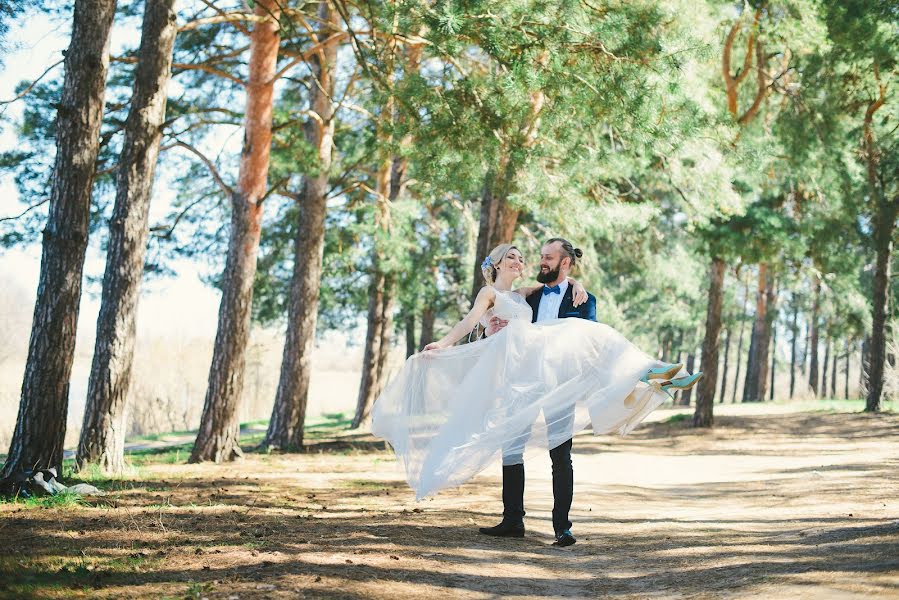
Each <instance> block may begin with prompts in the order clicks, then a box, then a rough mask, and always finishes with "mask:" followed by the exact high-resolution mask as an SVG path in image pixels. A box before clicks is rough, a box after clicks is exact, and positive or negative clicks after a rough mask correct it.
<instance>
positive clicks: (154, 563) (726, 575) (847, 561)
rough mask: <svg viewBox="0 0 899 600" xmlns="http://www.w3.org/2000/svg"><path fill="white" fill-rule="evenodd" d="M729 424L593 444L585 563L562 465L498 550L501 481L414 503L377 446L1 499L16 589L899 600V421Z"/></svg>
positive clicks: (530, 490)
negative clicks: (556, 484)
mask: <svg viewBox="0 0 899 600" xmlns="http://www.w3.org/2000/svg"><path fill="white" fill-rule="evenodd" d="M759 410H764V408H761V407H760V409H759ZM718 420H719V423H718V426H717V427H716V428H715V430H714V431H713V432H712V433H698V432H696V431H693V430H692V429H690V428H689V427H687V426H686V424H684V423H675V424H670V425H668V424H663V423H659V422H656V423H650V424H646V425H644V426H643V427H641V428H639V429H638V430H637V431H636V432H634V433H633V434H632V435H631V436H629V437H627V438H610V437H599V438H593V437H591V436H589V435H582V436H579V437H578V438H577V439H576V440H575V444H574V449H575V456H574V461H575V506H574V511H573V514H572V520H573V521H574V527H573V530H574V533H575V535H576V536H577V537H578V538H579V541H578V543H577V544H576V545H575V546H572V547H571V548H567V549H558V548H554V547H552V546H550V545H549V544H550V542H551V541H552V540H551V535H550V534H551V529H552V528H551V526H550V518H549V510H550V507H551V502H552V494H551V491H550V485H549V484H550V479H549V473H550V469H549V462H548V459H546V458H544V457H538V458H536V459H534V460H531V461H530V462H529V463H528V465H527V474H528V483H527V492H526V498H525V500H526V507H527V510H528V516H527V517H526V524H527V527H528V535H527V537H525V538H524V539H523V540H494V539H490V538H485V537H483V536H480V535H478V533H477V529H476V528H477V526H479V525H489V524H493V523H494V522H495V521H496V514H497V513H498V512H499V511H500V509H501V507H500V502H499V477H498V474H499V468H498V467H496V468H494V469H491V470H488V472H486V473H484V474H482V475H481V476H479V477H478V478H477V479H475V480H474V481H472V482H471V483H469V484H468V485H465V486H463V487H462V488H460V489H458V490H453V491H451V492H447V493H443V494H441V495H440V496H438V497H437V498H434V499H430V500H426V501H423V502H420V503H416V502H415V501H414V499H413V497H412V495H411V493H409V491H408V490H407V488H406V487H405V484H404V482H403V481H402V477H401V474H400V473H398V472H397V470H396V466H395V464H394V462H393V460H392V457H391V456H390V455H389V454H387V453H386V452H384V451H383V450H382V448H383V445H382V444H381V443H380V442H376V441H374V440H372V439H371V438H369V437H366V436H342V437H341V438H340V440H336V441H332V442H325V443H322V444H319V445H318V446H317V447H316V448H315V450H314V451H313V452H311V453H307V454H304V455H297V456H266V455H255V454H251V455H249V457H248V459H247V460H245V461H244V462H243V463H242V464H240V465H237V466H203V467H197V466H192V465H183V464H161V463H164V462H165V461H166V460H168V459H167V457H166V455H160V456H159V461H160V463H157V464H150V465H147V466H145V467H142V468H141V469H140V471H139V472H138V474H137V475H136V476H135V477H134V478H132V479H131V480H129V481H126V482H123V483H121V484H119V485H118V486H116V487H118V488H119V489H118V490H117V491H114V492H113V493H112V494H111V495H110V496H108V497H106V498H104V499H103V500H102V501H100V502H92V503H89V504H87V505H79V506H69V507H64V506H63V507H61V506H55V505H52V504H51V505H50V506H48V507H42V506H40V505H35V504H30V505H23V504H9V503H7V504H0V539H2V540H3V542H4V543H3V545H2V547H0V597H2V596H4V595H5V596H7V597H37V598H62V597H66V598H69V597H90V598H94V597H108V598H119V597H139V598H159V597H171V598H210V599H219V598H221V599H226V598H296V597H303V596H305V597H307V598H320V597H325V598H390V599H392V600H397V599H405V598H423V597H430V598H494V597H500V596H502V597H522V598H524V597H605V596H609V597H616V598H618V597H620V598H647V597H654V598H655V597H659V598H670V597H675V598H718V597H727V598H744V597H766V598H778V597H800V598H855V597H859V598H861V597H872V596H877V597H881V598H883V597H897V598H899V469H897V467H899V435H897V434H899V415H885V416H883V415H881V416H869V415H860V414H823V413H804V414H802V413H801V414H778V415H764V414H760V415H754V416H753V415H749V416H729V417H719V419H718Z"/></svg>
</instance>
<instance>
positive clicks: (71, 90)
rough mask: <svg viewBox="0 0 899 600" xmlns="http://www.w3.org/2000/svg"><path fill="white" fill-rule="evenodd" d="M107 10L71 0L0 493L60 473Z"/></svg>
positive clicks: (108, 5) (107, 3) (105, 4)
mask: <svg viewBox="0 0 899 600" xmlns="http://www.w3.org/2000/svg"><path fill="white" fill-rule="evenodd" d="M114 14H115V1H114V0H94V1H93V2H85V1H83V0H76V1H75V7H74V18H73V24H72V39H71V42H70V44H69V48H68V50H66V53H65V78H64V80H63V88H62V96H61V97H60V100H59V105H58V107H59V108H58V111H57V116H56V159H55V162H54V164H53V175H52V177H51V181H52V187H51V189H50V209H49V216H48V218H47V226H46V228H45V229H44V234H43V248H42V253H41V270H40V276H39V279H38V288H37V299H36V301H35V305H34V317H33V320H32V326H31V339H30V341H29V344H28V360H27V363H26V366H25V376H24V378H23V381H22V393H21V397H20V401H19V414H18V417H17V419H16V427H15V430H14V432H13V438H12V441H11V443H10V446H9V453H8V454H7V457H6V462H5V464H4V466H3V471H2V473H0V489H4V490H13V489H16V488H17V487H18V483H19V482H20V480H21V478H22V476H23V474H24V473H25V472H26V471H28V470H31V469H42V468H51V467H53V468H56V469H57V472H58V473H59V474H60V475H62V450H63V443H64V440H65V435H66V417H67V412H68V407H69V377H70V375H71V372H72V360H73V358H74V352H75V335H76V329H77V325H78V307H79V303H80V301H81V278H82V272H83V269H84V254H85V251H86V249H87V236H88V222H89V220H90V205H91V188H92V186H93V182H94V171H95V168H96V162H97V154H98V152H99V147H100V123H101V121H102V119H103V97H104V94H105V92H106V71H107V69H108V67H109V32H110V29H111V28H112V20H113V15H114Z"/></svg>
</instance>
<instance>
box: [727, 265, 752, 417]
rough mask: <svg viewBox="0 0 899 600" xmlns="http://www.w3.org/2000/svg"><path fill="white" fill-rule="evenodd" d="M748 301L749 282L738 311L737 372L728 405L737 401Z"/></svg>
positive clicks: (746, 284) (745, 286)
mask: <svg viewBox="0 0 899 600" xmlns="http://www.w3.org/2000/svg"><path fill="white" fill-rule="evenodd" d="M748 301H749V282H748V281H747V282H745V283H744V285H743V308H742V309H741V310H740V336H739V338H738V339H737V370H736V371H735V372H734V391H733V392H732V394H731V398H730V403H731V404H734V403H735V402H736V401H737V387H739V384H740V364H741V362H742V360H743V334H744V332H745V331H746V303H747V302H748Z"/></svg>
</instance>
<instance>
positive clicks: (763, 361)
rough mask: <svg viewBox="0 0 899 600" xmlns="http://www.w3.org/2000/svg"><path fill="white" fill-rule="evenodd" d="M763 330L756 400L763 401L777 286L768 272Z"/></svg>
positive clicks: (774, 326) (774, 322)
mask: <svg viewBox="0 0 899 600" xmlns="http://www.w3.org/2000/svg"><path fill="white" fill-rule="evenodd" d="M765 306H766V311H765V322H764V325H765V330H764V334H763V335H762V337H761V338H760V341H761V345H760V346H759V353H758V361H759V362H758V365H759V384H758V385H759V390H758V401H759V402H764V400H765V395H766V394H767V391H768V365H769V362H768V355H769V354H771V353H772V351H771V338H772V337H773V335H774V331H775V328H776V321H777V288H776V287H775V284H774V276H773V275H771V274H769V275H768V281H767V284H766V286H765Z"/></svg>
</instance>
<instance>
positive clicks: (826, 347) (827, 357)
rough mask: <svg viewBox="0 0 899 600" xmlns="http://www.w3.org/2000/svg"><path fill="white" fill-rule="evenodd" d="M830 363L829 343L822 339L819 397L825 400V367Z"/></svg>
mask: <svg viewBox="0 0 899 600" xmlns="http://www.w3.org/2000/svg"><path fill="white" fill-rule="evenodd" d="M829 363H830V342H829V341H828V340H827V339H826V338H825V339H824V368H823V369H821V397H822V398H827V367H828V365H829Z"/></svg>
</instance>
